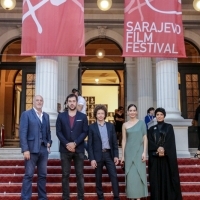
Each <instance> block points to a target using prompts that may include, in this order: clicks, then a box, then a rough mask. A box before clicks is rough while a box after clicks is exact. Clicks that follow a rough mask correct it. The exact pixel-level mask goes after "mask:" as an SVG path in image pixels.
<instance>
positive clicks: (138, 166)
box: [124, 120, 148, 198]
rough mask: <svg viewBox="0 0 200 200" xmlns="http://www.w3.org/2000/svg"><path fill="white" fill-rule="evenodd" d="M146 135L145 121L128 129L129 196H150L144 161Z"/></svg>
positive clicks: (127, 187) (126, 159)
mask: <svg viewBox="0 0 200 200" xmlns="http://www.w3.org/2000/svg"><path fill="white" fill-rule="evenodd" d="M144 135H146V125H145V123H144V121H141V120H139V121H138V122H137V123H136V124H135V125H134V126H132V127H130V128H128V129H126V146H125V152H124V153H125V155H124V156H125V174H126V177H125V178H126V196H127V198H141V197H146V196H148V189H147V176H146V162H142V153H143V151H144V142H143V136H144Z"/></svg>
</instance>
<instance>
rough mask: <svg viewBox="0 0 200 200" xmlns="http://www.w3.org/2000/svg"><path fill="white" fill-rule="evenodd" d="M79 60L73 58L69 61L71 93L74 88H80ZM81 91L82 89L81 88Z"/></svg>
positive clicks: (69, 87) (69, 86)
mask: <svg viewBox="0 0 200 200" xmlns="http://www.w3.org/2000/svg"><path fill="white" fill-rule="evenodd" d="M79 63H80V61H79V58H78V57H71V58H70V60H69V68H68V69H69V73H68V74H70V76H69V77H68V90H69V93H71V91H72V89H73V88H78V68H79ZM79 89H80V90H81V88H79Z"/></svg>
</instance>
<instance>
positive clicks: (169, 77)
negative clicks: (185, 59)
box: [156, 58, 183, 119]
mask: <svg viewBox="0 0 200 200" xmlns="http://www.w3.org/2000/svg"><path fill="white" fill-rule="evenodd" d="M156 82H157V83H156V85H157V107H163V108H165V110H166V112H167V116H166V118H171V119H174V118H175V119H183V118H182V117H181V113H180V111H179V109H178V63H177V58H157V59H156Z"/></svg>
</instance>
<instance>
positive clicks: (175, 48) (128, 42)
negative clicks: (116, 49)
mask: <svg viewBox="0 0 200 200" xmlns="http://www.w3.org/2000/svg"><path fill="white" fill-rule="evenodd" d="M124 13H125V17H124V18H125V19H124V43H123V56H124V57H127V56H131V57H185V45H184V38H183V26H182V12H181V0H125V10H124Z"/></svg>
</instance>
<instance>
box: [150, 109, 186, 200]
mask: <svg viewBox="0 0 200 200" xmlns="http://www.w3.org/2000/svg"><path fill="white" fill-rule="evenodd" d="M155 115H156V119H157V122H158V124H157V125H155V126H152V127H151V128H150V129H149V130H148V134H147V137H148V154H149V162H148V165H149V167H148V171H149V180H150V193H151V200H182V195H181V187H180V178H179V171H178V163H177V155H176V144H175V135H174V130H173V126H172V125H171V124H167V123H165V122H164V118H165V116H166V112H165V109H164V108H157V109H156V110H155Z"/></svg>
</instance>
